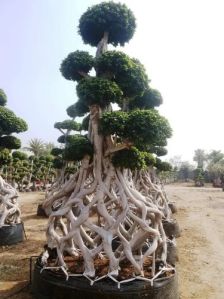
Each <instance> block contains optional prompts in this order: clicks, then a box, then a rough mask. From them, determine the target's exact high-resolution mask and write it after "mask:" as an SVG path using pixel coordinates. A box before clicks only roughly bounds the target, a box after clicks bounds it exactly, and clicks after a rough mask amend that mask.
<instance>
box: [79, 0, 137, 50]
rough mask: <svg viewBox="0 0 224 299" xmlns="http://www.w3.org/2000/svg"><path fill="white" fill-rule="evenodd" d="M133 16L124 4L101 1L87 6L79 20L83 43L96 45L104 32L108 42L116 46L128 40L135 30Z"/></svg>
mask: <svg viewBox="0 0 224 299" xmlns="http://www.w3.org/2000/svg"><path fill="white" fill-rule="evenodd" d="M135 27H136V24H135V17H134V15H133V13H132V11H131V10H130V9H128V8H127V6H126V5H125V4H120V3H114V2H112V1H110V2H102V3H100V4H97V5H94V6H92V7H91V8H89V9H88V10H87V11H86V12H85V13H84V14H83V15H82V16H81V18H80V20H79V33H80V35H81V36H82V39H83V41H84V43H87V44H90V45H91V46H97V44H98V43H99V41H100V40H101V39H102V37H103V35H104V33H105V32H108V43H110V44H112V45H114V46H117V45H118V44H120V45H122V46H123V45H124V44H125V43H126V42H128V41H129V40H130V39H131V38H132V36H133V34H134V31H135Z"/></svg>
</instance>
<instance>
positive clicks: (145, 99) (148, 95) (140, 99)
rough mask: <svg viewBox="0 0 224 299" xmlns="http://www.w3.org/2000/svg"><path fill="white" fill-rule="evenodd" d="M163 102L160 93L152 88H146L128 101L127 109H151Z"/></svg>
mask: <svg viewBox="0 0 224 299" xmlns="http://www.w3.org/2000/svg"><path fill="white" fill-rule="evenodd" d="M162 103H163V98H162V96H161V93H160V92H159V91H158V90H156V89H152V88H147V89H146V90H145V91H144V93H143V95H142V96H137V97H135V98H134V99H133V100H132V101H130V102H129V105H128V107H129V109H130V110H133V109H151V108H154V107H158V106H160V105H161V104H162Z"/></svg>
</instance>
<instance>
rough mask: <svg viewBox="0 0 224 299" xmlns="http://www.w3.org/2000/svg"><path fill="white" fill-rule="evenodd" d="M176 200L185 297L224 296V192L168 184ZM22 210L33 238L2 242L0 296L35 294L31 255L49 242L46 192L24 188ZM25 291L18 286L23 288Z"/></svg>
mask: <svg viewBox="0 0 224 299" xmlns="http://www.w3.org/2000/svg"><path fill="white" fill-rule="evenodd" d="M165 189H166V192H167V195H168V198H169V199H170V200H171V201H174V202H176V205H177V208H178V213H177V214H175V215H174V216H175V218H176V219H177V220H178V223H179V225H180V227H181V229H182V235H181V237H180V238H178V239H177V244H178V252H179V262H178V263H177V269H178V276H179V292H180V299H223V298H224V295H223V294H224V284H223V276H224V250H223V249H224V229H223V226H224V217H223V212H224V192H222V191H221V189H214V188H209V187H204V188H195V187H191V186H187V185H185V186H183V185H167V186H165ZM20 195H21V210H22V215H23V221H24V224H25V230H26V235H27V240H26V241H25V242H23V243H20V244H17V245H13V246H9V247H0V298H1V299H3V298H11V299H32V298H33V297H32V295H31V294H30V292H29V288H27V287H26V286H27V285H28V283H29V279H30V273H29V268H30V267H29V258H30V256H35V255H39V254H40V253H41V251H42V248H43V245H44V244H45V229H46V224H47V219H46V218H43V217H39V216H36V211H37V205H38V203H40V202H41V201H42V200H43V198H44V194H43V193H41V192H39V193H23V194H22V193H21V194H20ZM21 289H23V290H22V291H20V292H18V291H19V290H21Z"/></svg>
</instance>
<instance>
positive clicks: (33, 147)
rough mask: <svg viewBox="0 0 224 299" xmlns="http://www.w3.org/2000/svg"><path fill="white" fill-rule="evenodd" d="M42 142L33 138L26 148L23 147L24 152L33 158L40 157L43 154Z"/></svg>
mask: <svg viewBox="0 0 224 299" xmlns="http://www.w3.org/2000/svg"><path fill="white" fill-rule="evenodd" d="M44 145H45V143H44V141H43V140H41V139H38V138H33V139H31V140H30V141H29V144H28V146H27V147H24V149H25V150H27V151H30V152H31V153H32V154H34V156H37V157H39V156H41V155H42V154H43V152H44Z"/></svg>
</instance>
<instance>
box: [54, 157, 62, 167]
mask: <svg viewBox="0 0 224 299" xmlns="http://www.w3.org/2000/svg"><path fill="white" fill-rule="evenodd" d="M63 167H64V161H63V160H62V159H61V158H55V159H54V160H53V168H55V169H62V168H63Z"/></svg>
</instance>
